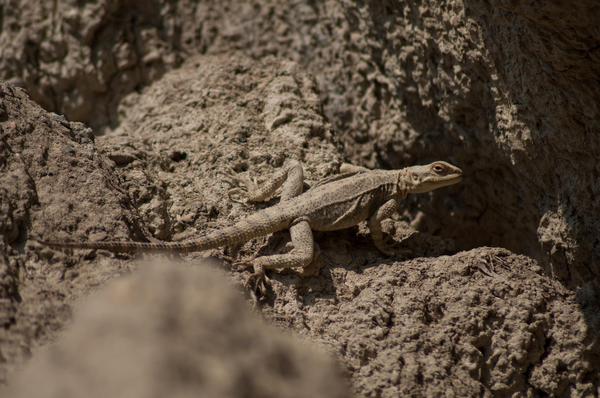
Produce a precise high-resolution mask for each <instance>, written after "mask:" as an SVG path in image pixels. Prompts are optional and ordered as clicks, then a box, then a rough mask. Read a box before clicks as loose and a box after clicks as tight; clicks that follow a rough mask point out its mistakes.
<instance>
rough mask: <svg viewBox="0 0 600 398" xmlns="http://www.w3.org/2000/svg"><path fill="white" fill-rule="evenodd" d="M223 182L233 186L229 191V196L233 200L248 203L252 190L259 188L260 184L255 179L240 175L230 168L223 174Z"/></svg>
mask: <svg viewBox="0 0 600 398" xmlns="http://www.w3.org/2000/svg"><path fill="white" fill-rule="evenodd" d="M222 177H223V182H225V183H226V184H227V185H229V186H230V187H231V189H229V190H228V191H227V196H228V197H229V200H231V201H232V202H237V203H242V204H246V203H248V202H251V200H249V197H250V196H251V195H250V192H254V191H256V190H257V187H258V184H257V182H256V180H255V179H250V178H249V177H247V176H243V177H242V176H240V175H238V174H236V173H235V172H234V171H233V170H229V171H227V172H225V173H223V174H222Z"/></svg>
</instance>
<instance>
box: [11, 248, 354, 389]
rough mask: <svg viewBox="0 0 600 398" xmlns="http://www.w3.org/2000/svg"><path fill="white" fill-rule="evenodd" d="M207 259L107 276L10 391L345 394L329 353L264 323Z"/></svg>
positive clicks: (143, 266) (162, 263) (144, 266)
mask: <svg viewBox="0 0 600 398" xmlns="http://www.w3.org/2000/svg"><path fill="white" fill-rule="evenodd" d="M209 267H210V266H209V265H208V264H207V262H204V263H195V264H193V266H192V267H190V266H184V265H181V264H174V263H169V262H168V261H166V260H162V261H160V260H157V261H156V263H154V264H150V263H144V264H140V268H141V269H140V270H138V271H137V272H136V273H135V274H134V275H128V276H126V277H123V278H120V279H119V280H116V281H113V282H111V283H110V284H109V285H108V286H107V287H106V288H105V289H103V291H101V292H99V293H98V294H94V295H93V296H92V297H89V298H88V299H86V300H85V302H84V303H83V304H82V305H80V306H79V307H78V308H77V309H76V311H75V314H74V320H73V323H72V325H70V327H69V329H68V330H67V331H66V332H65V333H63V334H62V336H61V337H60V338H59V339H58V341H57V342H55V343H53V344H52V345H50V346H49V347H47V348H45V349H43V350H42V351H41V352H40V353H38V355H36V358H35V359H34V360H32V361H31V362H30V363H29V364H28V366H27V367H26V369H25V370H24V371H23V372H22V373H20V374H18V375H17V376H16V378H15V380H14V382H13V383H11V386H10V387H11V388H12V390H10V391H9V394H8V395H7V396H10V397H13V398H30V397H42V396H43V397H48V398H50V397H56V398H71V397H72V398H75V397H129V398H135V397H140V398H142V397H144V398H148V397H167V396H168V397H198V396H200V397H223V398H228V397H231V398H233V397H256V398H260V397H273V398H276V397H282V398H286V397H289V398H292V397H324V398H325V397H328V398H329V397H340V398H342V397H347V396H348V391H347V390H346V388H345V380H344V379H343V378H342V377H341V374H340V373H339V372H338V370H337V366H336V365H335V364H334V362H333V359H332V358H330V357H329V355H327V354H325V353H324V352H322V351H319V350H317V349H316V348H314V346H313V344H311V343H310V342H309V341H306V340H305V341H303V340H300V339H298V338H292V337H291V336H289V335H288V332H286V331H284V330H279V329H277V328H275V327H272V326H267V325H265V323H264V321H262V320H260V319H259V317H258V316H257V315H255V314H252V313H251V312H250V307H249V306H248V303H247V302H245V301H244V300H243V299H242V295H241V294H240V292H239V291H238V290H237V289H236V288H235V286H234V285H233V284H231V283H228V282H227V280H226V279H225V278H224V277H223V276H221V275H219V272H217V271H216V270H214V269H209Z"/></svg>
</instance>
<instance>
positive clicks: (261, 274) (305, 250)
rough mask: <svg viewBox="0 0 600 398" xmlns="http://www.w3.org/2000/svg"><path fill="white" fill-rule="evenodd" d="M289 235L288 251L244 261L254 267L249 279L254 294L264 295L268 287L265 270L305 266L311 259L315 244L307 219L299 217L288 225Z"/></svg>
mask: <svg viewBox="0 0 600 398" xmlns="http://www.w3.org/2000/svg"><path fill="white" fill-rule="evenodd" d="M290 235H291V238H292V245H293V249H292V250H291V251H290V252H288V253H284V254H274V255H270V256H262V257H257V258H255V259H253V260H249V261H247V262H246V263H250V264H251V265H252V267H253V268H254V274H253V275H252V277H251V278H250V281H249V283H250V284H251V285H252V286H251V287H252V290H253V292H254V294H256V295H260V296H265V295H266V293H267V290H268V288H269V287H270V279H269V278H268V277H267V276H266V274H265V270H267V269H284V268H294V267H306V266H308V265H310V263H311V262H312V261H313V259H314V255H315V244H314V240H313V234H312V230H311V229H310V224H309V223H308V221H307V220H304V219H299V220H297V221H296V222H294V223H293V224H292V226H291V227H290Z"/></svg>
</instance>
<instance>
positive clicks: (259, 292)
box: [247, 267, 272, 301]
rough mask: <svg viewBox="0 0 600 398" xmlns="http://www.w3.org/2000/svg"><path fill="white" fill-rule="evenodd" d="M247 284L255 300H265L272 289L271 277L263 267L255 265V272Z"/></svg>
mask: <svg viewBox="0 0 600 398" xmlns="http://www.w3.org/2000/svg"><path fill="white" fill-rule="evenodd" d="M247 286H248V287H249V288H250V292H251V293H252V297H253V298H254V300H255V301H261V300H263V299H264V298H265V297H266V296H267V294H268V293H269V290H270V289H272V284H271V279H269V277H268V276H267V274H266V273H265V270H264V268H262V267H254V273H253V274H252V276H250V278H249V279H248V282H247Z"/></svg>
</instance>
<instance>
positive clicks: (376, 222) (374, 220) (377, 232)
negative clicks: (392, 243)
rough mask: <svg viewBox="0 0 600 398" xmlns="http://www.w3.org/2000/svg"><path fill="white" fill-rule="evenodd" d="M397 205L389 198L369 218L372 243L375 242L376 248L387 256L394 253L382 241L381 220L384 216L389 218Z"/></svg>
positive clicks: (396, 208) (395, 201) (395, 210)
mask: <svg viewBox="0 0 600 398" xmlns="http://www.w3.org/2000/svg"><path fill="white" fill-rule="evenodd" d="M398 207H399V206H398V201H397V200H396V199H390V200H388V201H387V202H385V203H384V204H383V205H382V206H381V207H380V208H379V209H377V211H376V212H375V214H373V215H372V216H371V218H369V231H370V232H371V237H372V238H373V243H375V247H377V249H379V250H380V251H381V252H382V253H384V254H387V255H388V256H392V255H394V254H395V253H394V251H393V250H390V249H389V248H388V247H386V245H385V243H384V241H383V231H382V229H381V222H382V221H383V220H385V219H386V218H390V217H391V216H392V214H394V213H396V212H397V211H398Z"/></svg>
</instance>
